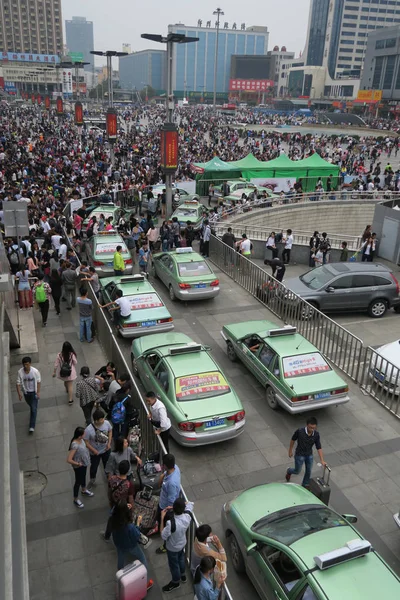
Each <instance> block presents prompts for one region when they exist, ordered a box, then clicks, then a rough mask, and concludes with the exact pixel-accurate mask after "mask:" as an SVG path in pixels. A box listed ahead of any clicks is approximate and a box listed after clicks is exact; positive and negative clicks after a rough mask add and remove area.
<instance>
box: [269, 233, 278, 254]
mask: <svg viewBox="0 0 400 600" xmlns="http://www.w3.org/2000/svg"><path fill="white" fill-rule="evenodd" d="M266 248H267V250H270V251H271V253H272V258H277V257H278V248H277V247H276V242H275V231H271V233H270V234H269V236H268V239H267V243H266Z"/></svg>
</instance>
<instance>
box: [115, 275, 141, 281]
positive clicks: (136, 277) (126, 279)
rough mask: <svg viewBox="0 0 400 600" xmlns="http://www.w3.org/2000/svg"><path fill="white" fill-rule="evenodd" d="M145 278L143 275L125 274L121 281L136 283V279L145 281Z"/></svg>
mask: <svg viewBox="0 0 400 600" xmlns="http://www.w3.org/2000/svg"><path fill="white" fill-rule="evenodd" d="M145 280H146V278H145V276H144V275H127V276H125V277H121V279H120V282H121V283H137V282H138V281H145Z"/></svg>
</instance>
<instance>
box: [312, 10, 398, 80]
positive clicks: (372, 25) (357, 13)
mask: <svg viewBox="0 0 400 600" xmlns="http://www.w3.org/2000/svg"><path fill="white" fill-rule="evenodd" d="M396 23H400V0H311V6H310V14H309V22H308V33H307V41H306V48H305V56H304V58H305V64H306V65H307V66H324V67H326V68H327V69H328V73H329V76H330V77H331V78H332V79H334V78H337V77H340V76H342V75H346V76H354V77H357V76H360V72H361V69H362V64H363V59H364V55H365V50H366V45H367V39H368V34H369V33H370V31H373V30H375V29H380V28H382V27H389V26H392V25H395V24H396Z"/></svg>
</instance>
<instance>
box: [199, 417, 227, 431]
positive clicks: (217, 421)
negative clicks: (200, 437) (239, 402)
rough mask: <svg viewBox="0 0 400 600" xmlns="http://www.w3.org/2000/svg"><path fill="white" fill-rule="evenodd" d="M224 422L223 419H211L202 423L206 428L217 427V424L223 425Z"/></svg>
mask: <svg viewBox="0 0 400 600" xmlns="http://www.w3.org/2000/svg"><path fill="white" fill-rule="evenodd" d="M224 424H225V419H214V420H213V421H206V422H205V423H204V425H205V427H206V429H208V428H209V427H218V426H219V425H224Z"/></svg>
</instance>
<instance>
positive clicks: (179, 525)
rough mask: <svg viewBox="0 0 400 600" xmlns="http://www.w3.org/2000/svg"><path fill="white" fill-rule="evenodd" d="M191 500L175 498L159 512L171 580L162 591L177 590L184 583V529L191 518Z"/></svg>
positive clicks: (188, 524) (187, 527)
mask: <svg viewBox="0 0 400 600" xmlns="http://www.w3.org/2000/svg"><path fill="white" fill-rule="evenodd" d="M192 510H193V502H185V500H184V499H183V498H177V499H176V500H175V501H174V503H173V505H172V510H171V507H167V508H165V509H164V510H163V511H162V513H161V537H162V539H163V540H164V542H165V546H166V549H167V557H168V566H169V570H170V573H171V581H170V582H169V583H168V584H167V585H164V587H163V588H162V590H163V592H165V593H169V592H173V591H174V590H177V589H178V588H179V587H180V585H181V582H182V583H186V581H187V577H186V561H185V546H186V531H187V530H188V529H189V526H190V522H191V520H192V516H191V514H190V513H191V512H192Z"/></svg>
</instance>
